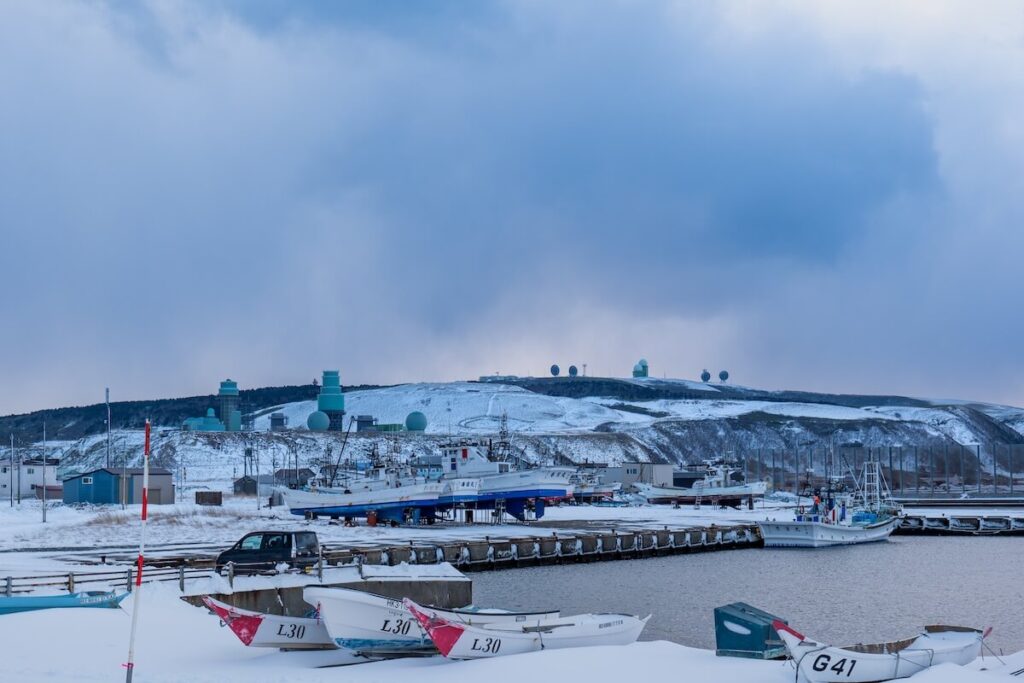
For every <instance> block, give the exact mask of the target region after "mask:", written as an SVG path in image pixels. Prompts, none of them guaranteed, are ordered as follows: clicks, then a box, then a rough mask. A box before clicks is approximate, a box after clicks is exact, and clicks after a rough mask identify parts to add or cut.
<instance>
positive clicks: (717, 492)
mask: <svg viewBox="0 0 1024 683" xmlns="http://www.w3.org/2000/svg"><path fill="white" fill-rule="evenodd" d="M705 466H706V467H707V471H706V473H705V474H704V477H703V479H701V480H698V481H696V482H694V484H693V486H690V487H678V486H654V485H652V484H644V483H642V482H636V483H634V484H633V487H634V488H636V490H637V491H638V492H639V493H640V495H641V496H643V497H644V498H645V499H646V500H647V502H648V503H656V504H665V503H669V504H675V503H680V504H682V503H693V502H696V501H697V500H698V499H700V500H702V501H704V502H708V503H710V502H711V501H712V500H717V501H718V502H719V503H721V504H723V505H736V504H739V503H740V502H741V501H743V500H745V499H747V498H756V497H759V496H764V494H765V492H766V491H767V488H768V487H767V484H765V482H763V481H754V482H750V483H737V482H736V481H734V480H733V478H732V476H733V474H735V473H737V472H739V469H738V468H735V467H730V466H729V465H727V464H725V463H715V462H707V463H705Z"/></svg>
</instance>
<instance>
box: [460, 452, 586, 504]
mask: <svg viewBox="0 0 1024 683" xmlns="http://www.w3.org/2000/svg"><path fill="white" fill-rule="evenodd" d="M490 450H491V449H490V448H489V447H488V446H486V445H484V444H480V443H476V442H463V443H456V444H449V445H447V446H444V447H442V449H441V466H442V469H443V470H444V474H443V475H442V478H443V479H452V478H460V477H469V478H473V479H479V480H480V489H479V493H478V495H477V499H476V505H477V507H484V508H494V507H499V506H500V507H501V508H502V509H504V510H505V511H506V512H508V513H509V514H511V515H513V516H514V517H516V518H518V519H525V517H526V511H527V510H528V509H530V508H532V510H533V512H534V514H535V516H536V517H538V518H539V517H541V516H543V514H544V500H545V499H562V498H569V497H571V496H572V493H573V485H572V482H571V481H570V479H571V478H572V477H573V475H574V474H575V473H576V470H575V469H574V468H572V467H532V468H524V469H516V468H515V467H513V463H512V462H510V461H509V460H502V459H492V458H491V457H490Z"/></svg>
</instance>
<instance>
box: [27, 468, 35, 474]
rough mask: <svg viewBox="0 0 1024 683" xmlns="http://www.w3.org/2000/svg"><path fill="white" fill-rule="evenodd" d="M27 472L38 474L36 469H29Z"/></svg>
mask: <svg viewBox="0 0 1024 683" xmlns="http://www.w3.org/2000/svg"><path fill="white" fill-rule="evenodd" d="M27 472H28V474H35V473H36V469H35V468H34V467H29V468H28V471H27Z"/></svg>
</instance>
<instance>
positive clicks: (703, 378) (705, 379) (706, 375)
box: [700, 370, 711, 382]
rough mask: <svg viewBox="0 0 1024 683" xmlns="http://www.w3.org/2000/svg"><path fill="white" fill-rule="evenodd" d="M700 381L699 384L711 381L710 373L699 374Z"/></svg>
mask: <svg viewBox="0 0 1024 683" xmlns="http://www.w3.org/2000/svg"><path fill="white" fill-rule="evenodd" d="M700 381H701V382H709V381H711V373H710V372H708V371H707V370H705V371H704V372H702V373H700Z"/></svg>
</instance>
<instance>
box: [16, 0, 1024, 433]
mask: <svg viewBox="0 0 1024 683" xmlns="http://www.w3.org/2000/svg"><path fill="white" fill-rule="evenodd" d="M1022 86H1024V9H1022V8H1021V5H1020V4H1019V3H1016V2H1005V3H1000V2H987V3H984V4H978V3H975V2H962V3H942V2H911V3H898V2H891V1H886V2H877V3H875V2H857V3H848V2H843V3H827V2H814V3H808V2H796V3H787V2H775V3H766V2H749V3H748V2H736V3H725V2H722V3H697V2H689V1H686V2H678V3H675V2H658V1H655V0H645V1H643V2H636V3H632V2H616V1H611V0H609V1H608V2H591V1H583V0H581V1H580V2H572V1H566V0H559V2H507V3H506V2H495V3H486V2H475V1H470V0H464V1H463V2H432V3H426V2H425V3H407V2H385V1H381V0H367V1H366V2H355V1H349V2H339V3H320V2H310V3H305V4H304V3H300V2H293V1H291V0H287V1H286V0H281V1H280V2H277V1H270V0H263V1H261V0H237V1H234V2H232V1H227V0H225V1H224V2H220V3H218V2H213V1H210V2H196V3H191V2H150V3H136V2H128V1H125V2H114V1H111V2H77V3H76V2H59V1H56V0H54V1H48V2H38V1H37V0H25V1H24V2H18V1H17V0H12V1H9V2H4V3H2V4H0V230H2V236H3V240H2V244H0V282H2V285H3V292H2V297H0V413H11V412H24V411H28V410H33V409H37V408H42V407H55V406H59V405H74V404H84V403H93V402H98V401H100V400H102V396H103V388H104V387H105V386H110V387H111V390H112V396H113V398H115V399H119V400H125V399H134V398H147V397H167V396H176V395H193V394H204V393H212V392H213V391H215V390H216V387H217V382H218V381H219V380H221V379H223V378H225V377H231V378H234V379H236V380H238V381H239V384H240V386H242V387H243V388H246V387H255V386H266V385H271V384H285V383H288V384H294V383H305V382H308V381H310V380H311V379H312V378H313V377H314V376H317V375H318V374H319V372H320V371H321V370H322V369H323V368H337V369H340V370H341V373H342V378H343V381H344V382H345V383H347V384H354V383H396V382H407V381H421V380H450V379H466V378H475V377H477V376H479V375H481V374H489V373H494V372H501V373H516V374H535V375H541V374H545V373H546V368H547V367H548V366H549V365H550V364H551V363H560V364H561V365H562V366H563V367H565V366H568V365H569V364H570V363H577V364H582V363H587V367H588V374H597V375H610V376H623V375H626V374H628V373H629V370H630V368H631V367H632V364H633V363H634V362H635V361H636V360H637V359H638V358H640V357H641V356H643V357H646V358H647V359H648V360H649V361H650V366H651V372H652V374H654V375H657V376H662V375H668V376H670V377H690V378H696V377H697V376H698V375H699V373H700V371H701V370H702V369H703V368H705V367H706V368H708V369H709V370H711V371H712V372H714V373H717V371H718V370H719V369H722V368H728V369H729V371H730V372H731V374H732V377H733V379H734V380H735V382H736V383H740V384H745V385H750V386H757V387H765V388H778V389H782V388H793V389H810V390H823V391H830V392H885V393H900V394H909V395H916V396H930V397H942V398H952V397H957V398H970V399H979V400H989V401H999V402H1008V403H1016V404H1024V366H1022V363H1021V358H1022V351H1021V350H1022V340H1024V316H1022V301H1021V293H1022V291H1024V287H1022V282H1021V279H1022V274H1021V272H1020V270H1021V269H1020V266H1019V261H1020V258H1021V255H1022V254H1024V231H1022V230H1021V225H1022V218H1024V188H1022V187H1021V185H1022V180H1024V174H1022V171H1024V168H1022V167H1024V87H1022Z"/></svg>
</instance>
